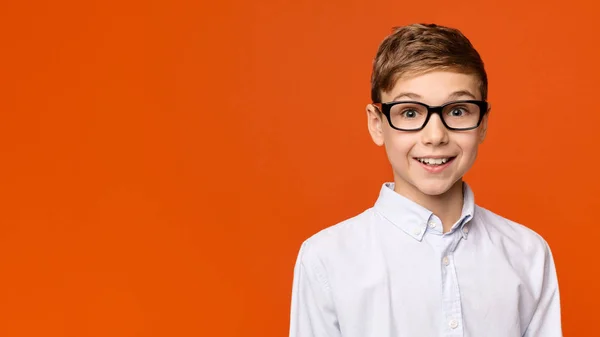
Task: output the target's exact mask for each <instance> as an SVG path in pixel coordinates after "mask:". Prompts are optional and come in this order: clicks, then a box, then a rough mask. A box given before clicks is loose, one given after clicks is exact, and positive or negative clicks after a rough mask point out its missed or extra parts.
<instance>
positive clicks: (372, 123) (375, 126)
mask: <svg viewBox="0 0 600 337" xmlns="http://www.w3.org/2000/svg"><path fill="white" fill-rule="evenodd" d="M366 110H367V125H368V127H369V133H370V134H371V138H372V139H373V142H374V143H375V144H377V146H382V145H383V139H384V138H383V122H384V121H383V118H385V116H384V115H383V114H382V113H381V112H380V111H379V110H378V109H377V108H376V107H375V106H374V105H373V104H369V105H367V109H366Z"/></svg>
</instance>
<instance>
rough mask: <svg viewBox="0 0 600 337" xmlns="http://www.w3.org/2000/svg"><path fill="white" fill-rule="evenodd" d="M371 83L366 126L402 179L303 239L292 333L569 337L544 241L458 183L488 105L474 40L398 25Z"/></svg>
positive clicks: (311, 336) (297, 336)
mask: <svg viewBox="0 0 600 337" xmlns="http://www.w3.org/2000/svg"><path fill="white" fill-rule="evenodd" d="M371 89H372V90H371V98H372V101H373V103H372V104H369V105H368V106H367V109H366V110H367V119H368V129H369V133H370V134H371V137H372V139H373V141H374V142H375V144H377V145H378V146H384V147H385V150H386V153H387V157H388V159H389V161H390V164H391V167H392V170H393V177H394V182H393V183H391V182H390V183H385V184H383V186H382V188H381V191H380V194H379V197H378V199H377V201H376V202H375V204H374V206H373V207H372V208H370V209H368V210H366V211H365V212H363V213H362V214H359V215H357V216H355V217H353V218H351V219H348V220H346V221H343V222H341V223H339V224H337V225H335V226H332V227H329V228H327V229H325V230H323V231H321V232H319V233H317V234H316V235H314V236H312V237H311V238H309V239H308V240H306V241H305V242H304V243H303V244H302V247H301V248H300V252H299V255H298V259H297V262H296V267H295V270H294V284H293V292H292V307H291V326H290V336H291V337H326V336H327V337H339V336H343V337H418V336H423V337H433V336H469V337H513V336H514V337H517V336H527V337H533V336H536V337H555V336H562V332H561V321H560V304H559V292H558V281H557V277H556V271H555V267H554V262H553V258H552V254H551V252H550V249H549V247H548V245H547V243H546V241H544V239H543V238H542V237H540V236H539V235H538V234H536V233H535V232H533V231H532V230H530V229H527V228H526V227H524V226H521V225H520V224H517V223H514V222H512V221H510V220H508V219H505V218H503V217H501V216H499V215H496V214H494V213H492V212H491V211H489V210H486V209H484V208H481V207H479V206H477V205H475V203H474V198H473V193H472V191H471V189H470V188H469V186H468V185H467V184H466V183H464V182H463V180H462V177H463V176H464V174H465V173H466V172H467V171H468V170H469V168H471V166H472V165H473V163H474V161H475V157H476V155H477V149H478V146H479V144H480V143H481V142H482V141H483V140H484V138H485V134H486V129H487V123H488V114H489V111H490V105H489V103H487V102H486V96H487V75H486V72H485V70H484V66H483V62H482V60H481V58H480V56H479V54H478V52H477V51H476V50H475V49H474V48H473V46H472V45H471V43H470V42H469V40H468V39H467V38H466V37H465V36H463V35H462V34H461V33H460V32H459V31H458V30H456V29H452V28H448V27H443V26H437V25H424V24H415V25H410V26H405V27H401V28H398V29H396V30H395V31H394V32H393V33H392V34H391V35H390V36H388V37H387V38H386V39H385V40H384V41H383V42H382V44H381V45H380V47H379V50H378V51H377V55H376V57H375V61H374V64H373V74H372V78H371Z"/></svg>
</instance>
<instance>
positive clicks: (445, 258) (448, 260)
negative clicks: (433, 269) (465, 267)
mask: <svg viewBox="0 0 600 337" xmlns="http://www.w3.org/2000/svg"><path fill="white" fill-rule="evenodd" d="M442 262H443V263H444V265H445V266H447V265H449V264H450V259H448V257H447V256H444V258H443V259H442Z"/></svg>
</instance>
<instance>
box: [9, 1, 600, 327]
mask: <svg viewBox="0 0 600 337" xmlns="http://www.w3.org/2000/svg"><path fill="white" fill-rule="evenodd" d="M597 6H598V5H594V4H592V1H589V2H583V1H568V2H567V1H554V2H553V1H545V2H543V3H542V2H540V4H530V3H529V2H526V1H511V2H510V3H508V2H503V1H461V2H455V1H451V2H449V1H383V0H371V1H353V0H344V1H341V0H335V1H331V0H329V1H321V0H306V1H281V0H280V1H270V2H267V1H240V0H230V1H223V2H218V1H211V2H208V1H204V2H197V1H189V2H182V1H162V2H159V1H111V2H106V1H94V2H91V1H69V2H67V1H46V2H42V1H38V2H32V1H17V0H9V1H7V0H5V1H2V2H1V3H0V36H1V40H0V41H1V48H2V50H1V53H0V61H1V66H0V75H1V80H0V85H1V88H0V89H1V90H0V104H1V112H2V113H1V117H2V118H1V120H0V137H1V138H0V155H1V156H2V165H1V167H0V191H1V193H0V196H1V197H0V198H1V199H0V219H1V223H2V227H0V228H1V231H0V271H1V273H2V274H1V277H0V336H11V337H12V336H261V337H265V336H273V337H275V336H285V335H286V334H287V329H288V317H289V301H290V291H291V282H292V271H293V264H294V261H295V258H296V254H297V252H298V248H299V246H300V244H301V242H302V241H303V240H304V239H306V238H307V237H308V236H310V235H311V234H313V233H315V232H316V231H318V230H320V229H322V228H325V227H327V226H330V225H333V224H335V223H336V222H339V221H341V220H343V219H345V218H348V217H350V216H353V215H355V214H357V213H358V212H361V211H362V210H364V209H365V208H367V207H370V206H371V205H372V204H373V202H374V201H375V198H376V197H377V193H378V191H379V188H380V186H381V183H382V182H383V181H385V180H388V179H390V170H389V168H388V164H387V162H386V159H385V155H384V153H383V150H382V149H381V148H378V147H376V146H375V145H373V144H372V143H371V140H370V138H369V136H368V133H367V129H366V118H365V114H364V107H365V105H366V104H367V103H369V76H370V66H371V60H372V57H373V56H374V54H375V51H376V48H377V46H378V44H379V42H380V41H381V39H383V38H384V36H385V35H387V34H388V33H389V32H390V29H391V27H392V26H396V25H403V24H407V23H412V22H437V23H440V24H445V25H451V26H455V27H457V28H460V29H461V30H462V31H463V32H464V33H465V34H466V35H467V36H468V37H469V38H470V39H471V41H472V42H473V43H474V45H475V46H476V48H478V50H479V51H480V53H481V54H482V56H483V58H484V61H485V62H486V66H487V69H488V72H489V78H490V101H491V102H492V104H493V110H492V115H491V119H490V123H491V124H490V127H489V134H488V135H489V137H488V139H487V140H486V142H485V143H484V144H483V146H482V148H481V153H480V157H479V159H478V162H477V164H476V165H475V167H474V168H473V170H472V171H471V172H470V173H469V175H468V177H467V181H468V182H469V183H470V184H471V186H472V187H473V189H474V191H475V194H476V199H477V202H478V203H479V204H480V205H482V206H484V207H487V208H490V209H492V210H493V211H495V212H497V213H500V214H502V215H504V216H505V217H508V218H510V219H513V220H515V221H518V222H520V223H523V224H525V225H527V226H529V227H530V228H532V229H534V230H536V231H537V232H538V233H540V234H542V235H543V236H544V237H545V238H546V239H547V240H548V241H549V243H550V245H551V247H552V249H553V253H554V256H555V260H556V264H557V269H558V274H559V280H560V286H561V295H562V305H563V324H564V332H565V335H568V336H591V335H594V334H595V333H596V331H597V324H596V321H597V313H598V303H599V301H600V290H598V287H597V282H598V268H597V267H596V265H597V262H598V257H597V255H598V254H597V250H596V248H597V247H598V245H599V243H598V239H597V234H596V233H597V227H596V226H598V220H597V219H598V216H597V213H594V212H597V211H598V210H599V209H600V197H599V196H598V193H599V192H600V182H599V178H598V166H597V165H598V158H597V156H598V155H599V154H600V151H598V142H599V141H600V136H599V132H598V130H599V127H600V124H599V123H600V117H599V109H598V102H597V98H598V95H599V92H600V85H599V81H598V79H599V78H600V66H599V64H598V62H599V60H600V47H599V40H598V32H599V31H600V23H599V20H598V17H599V13H600V11H599V10H598V7H597Z"/></svg>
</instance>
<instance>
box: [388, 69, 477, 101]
mask: <svg viewBox="0 0 600 337" xmlns="http://www.w3.org/2000/svg"><path fill="white" fill-rule="evenodd" d="M479 82H480V81H479V78H478V77H477V76H476V75H474V74H468V73H463V72H458V71H449V70H442V71H430V72H426V73H416V74H415V73H413V74H404V75H402V76H399V77H398V78H397V79H396V81H395V83H394V86H393V87H392V89H391V90H390V91H389V92H383V93H382V95H381V96H382V97H381V98H382V100H383V101H384V102H390V101H398V100H417V101H422V102H424V103H427V104H442V103H444V102H446V101H448V100H453V99H481V92H480V90H479Z"/></svg>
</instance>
